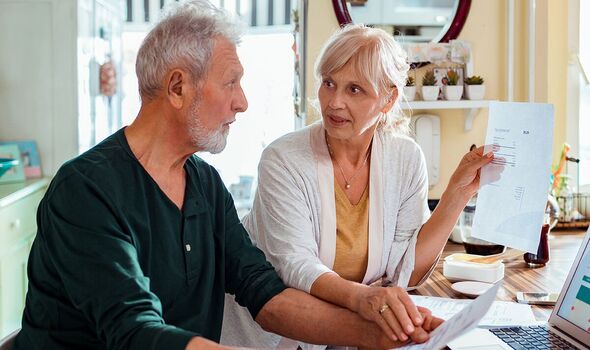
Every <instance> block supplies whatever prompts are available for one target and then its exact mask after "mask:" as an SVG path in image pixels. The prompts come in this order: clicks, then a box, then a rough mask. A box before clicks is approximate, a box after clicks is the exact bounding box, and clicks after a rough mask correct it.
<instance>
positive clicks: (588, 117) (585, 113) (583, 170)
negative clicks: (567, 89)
mask: <svg viewBox="0 0 590 350" xmlns="http://www.w3.org/2000/svg"><path fill="white" fill-rule="evenodd" d="M579 28H580V32H579V35H578V37H579V45H580V46H579V58H580V68H581V71H582V72H581V73H582V74H580V95H579V101H580V115H579V118H580V119H579V128H578V139H579V140H580V141H579V142H580V169H579V173H580V187H581V191H583V192H590V138H589V137H588V131H589V130H590V82H589V81H588V79H589V78H590V42H589V41H588V37H590V3H589V2H588V1H580V27H579Z"/></svg>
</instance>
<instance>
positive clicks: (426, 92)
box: [422, 69, 439, 101]
mask: <svg viewBox="0 0 590 350" xmlns="http://www.w3.org/2000/svg"><path fill="white" fill-rule="evenodd" d="M438 92H439V87H438V85H436V77H435V76H434V71H433V70H432V69H431V70H427V71H426V73H424V76H423V77H422V99H423V100H424V101H436V100H437V99H438Z"/></svg>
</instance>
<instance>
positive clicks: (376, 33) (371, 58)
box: [315, 24, 410, 134]
mask: <svg viewBox="0 0 590 350" xmlns="http://www.w3.org/2000/svg"><path fill="white" fill-rule="evenodd" d="M346 64H351V65H352V67H353V68H354V70H355V71H356V72H357V73H358V74H359V76H360V77H361V78H363V79H366V80H367V81H368V82H369V83H370V84H371V86H372V87H373V89H374V91H375V93H376V94H378V95H381V96H384V101H387V100H388V99H390V98H392V93H393V89H394V88H397V93H398V95H397V100H396V101H395V103H394V105H393V107H392V108H391V109H390V110H389V112H387V113H384V115H383V117H382V119H381V122H380V124H379V126H378V127H379V128H383V129H384V130H392V131H393V130H394V131H397V132H400V133H403V134H407V133H408V132H409V127H408V121H409V118H407V117H406V116H405V115H404V113H403V111H402V110H401V108H400V104H399V101H400V100H403V99H405V96H404V90H403V87H404V86H405V85H406V78H407V77H408V70H409V68H410V66H409V64H408V62H407V54H406V52H405V51H404V50H403V49H402V47H401V46H400V45H399V44H398V43H397V42H396V41H395V40H394V39H393V36H392V35H391V34H388V33H387V32H385V31H384V30H382V29H376V28H370V27H367V26H365V25H362V24H351V25H347V26H346V27H344V28H341V29H340V30H338V31H337V32H336V33H334V34H333V35H332V36H331V37H330V39H328V41H327V42H326V43H325V44H324V47H323V48H322V50H321V51H320V55H319V58H318V60H317V61H316V64H315V78H316V81H317V83H318V84H321V81H322V78H323V77H325V76H327V75H330V74H332V73H334V72H336V71H338V70H340V69H341V68H342V67H344V66H345V65H346Z"/></svg>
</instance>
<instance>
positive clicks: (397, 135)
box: [222, 25, 492, 347]
mask: <svg viewBox="0 0 590 350" xmlns="http://www.w3.org/2000/svg"><path fill="white" fill-rule="evenodd" d="M315 68H316V69H315V73H316V78H317V79H318V81H319V82H320V83H321V84H320V86H319V90H318V97H319V104H320V108H321V114H322V120H321V122H318V123H315V124H313V125H311V126H309V127H307V128H304V129H302V130H299V131H296V132H294V133H291V134H288V135H285V136H283V137H282V138H280V139H278V140H277V141H275V142H274V143H272V144H271V145H270V146H268V147H267V148H266V150H265V151H264V153H263V155H262V159H261V161H260V165H259V185H258V189H257V194H256V197H255V201H254V208H253V209H252V211H251V213H250V214H249V215H248V216H247V217H246V218H245V219H244V225H245V227H246V229H247V230H248V232H249V233H250V236H251V238H252V240H253V241H254V242H255V244H256V245H257V246H258V247H259V248H261V249H262V250H263V251H264V252H265V253H266V256H267V259H268V260H269V261H270V262H271V263H272V264H273V266H275V268H276V269H277V271H278V273H279V275H280V276H281V277H282V279H283V281H284V282H285V283H286V284H287V285H288V286H290V287H294V288H298V289H301V290H304V291H306V292H308V293H311V294H312V295H315V296H317V297H319V298H321V299H324V300H327V301H330V302H332V303H334V304H337V305H340V306H342V307H345V308H348V309H350V310H353V311H355V312H358V313H359V314H360V315H361V316H362V317H363V318H365V319H368V320H371V321H374V322H376V323H377V324H379V325H380V326H381V328H382V329H383V330H384V331H385V332H387V333H388V334H390V335H391V337H392V338H393V339H399V340H401V341H406V340H408V335H410V334H411V333H412V332H413V331H414V329H415V327H417V326H420V325H421V324H422V315H421V312H424V310H418V308H416V306H415V305H414V304H413V303H412V301H411V299H410V298H409V296H408V295H407V293H406V292H405V290H406V288H407V287H409V286H416V285H418V284H420V283H421V282H422V281H424V280H425V279H426V278H427V277H428V276H429V274H430V272H431V271H432V269H433V267H434V266H435V265H436V262H437V259H438V257H439V255H440V252H441V250H442V248H443V247H444V245H445V242H446V241H447V238H448V236H449V234H450V232H451V230H452V228H453V226H454V224H455V223H456V221H457V218H458V216H459V214H460V212H461V210H462V209H463V207H464V206H465V204H466V203H467V201H468V200H469V198H470V197H471V196H472V195H473V194H474V193H475V192H476V191H477V188H478V186H479V175H478V174H479V169H480V168H481V167H482V166H483V165H485V164H487V163H489V162H490V161H491V160H492V155H491V154H490V155H487V156H483V154H482V149H481V148H480V149H477V150H475V151H472V152H470V153H468V154H467V155H465V156H464V157H463V159H462V161H461V163H460V164H459V167H458V168H457V169H456V170H455V172H454V174H453V176H452V178H451V180H450V182H449V185H448V187H447V189H446V190H445V192H444V194H443V195H442V198H441V201H440V203H439V205H438V207H437V209H436V210H435V211H434V213H433V214H432V216H430V213H429V210H428V206H427V195H428V183H427V174H426V166H425V162H424V156H423V154H422V152H421V150H420V148H419V146H418V145H417V144H416V143H415V142H414V141H413V140H412V139H411V138H409V137H408V136H406V135H405V134H406V132H407V121H406V119H405V118H403V117H402V116H401V113H400V112H401V111H400V109H399V104H398V103H397V102H398V101H399V100H400V97H401V96H400V95H401V93H402V89H398V87H401V86H404V84H405V80H406V77H407V71H408V68H409V67H408V64H407V63H406V55H405V53H404V51H403V50H402V48H401V47H400V46H399V45H398V44H397V43H396V42H395V41H394V39H393V37H392V36H391V35H389V34H387V33H386V32H384V31H382V30H380V29H373V28H369V27H364V26H361V25H351V26H348V27H346V28H344V29H341V30H339V31H338V32H337V33H335V35H333V36H332V37H331V38H330V39H329V40H328V42H327V43H326V44H325V46H324V48H323V49H322V52H321V54H320V56H319V59H318V61H317V63H316V67H315ZM377 281H380V283H381V287H369V286H368V285H370V284H373V283H374V282H377ZM226 305H227V306H226V311H225V317H224V323H223V324H224V327H223V331H222V343H224V342H225V343H227V344H232V345H242V346H257V347H276V346H280V347H283V345H287V344H288V342H286V340H285V339H283V340H282V343H280V344H279V341H281V340H280V338H278V337H275V336H273V335H271V334H268V333H265V332H264V331H263V330H262V329H260V328H259V327H257V326H256V325H254V323H253V321H252V320H251V318H250V317H249V315H248V314H247V312H243V310H240V308H239V306H237V304H235V302H233V300H231V299H230V298H226ZM295 347H296V346H295Z"/></svg>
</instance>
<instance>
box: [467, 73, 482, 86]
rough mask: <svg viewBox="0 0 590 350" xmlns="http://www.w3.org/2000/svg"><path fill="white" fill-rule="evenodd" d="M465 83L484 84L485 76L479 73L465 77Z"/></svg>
mask: <svg viewBox="0 0 590 350" xmlns="http://www.w3.org/2000/svg"><path fill="white" fill-rule="evenodd" d="M465 84H467V85H482V84H483V78H482V77H480V76H479V75H474V76H471V77H467V78H465Z"/></svg>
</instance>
